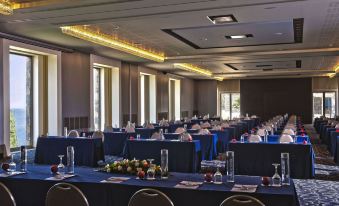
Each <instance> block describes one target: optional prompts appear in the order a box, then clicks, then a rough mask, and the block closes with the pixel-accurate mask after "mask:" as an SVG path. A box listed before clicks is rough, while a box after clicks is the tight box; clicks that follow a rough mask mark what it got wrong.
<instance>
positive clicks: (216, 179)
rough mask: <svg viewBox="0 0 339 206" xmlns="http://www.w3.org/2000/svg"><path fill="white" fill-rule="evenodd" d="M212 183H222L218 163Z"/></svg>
mask: <svg viewBox="0 0 339 206" xmlns="http://www.w3.org/2000/svg"><path fill="white" fill-rule="evenodd" d="M214 184H222V174H221V172H220V169H219V165H218V167H217V171H216V172H215V173H214Z"/></svg>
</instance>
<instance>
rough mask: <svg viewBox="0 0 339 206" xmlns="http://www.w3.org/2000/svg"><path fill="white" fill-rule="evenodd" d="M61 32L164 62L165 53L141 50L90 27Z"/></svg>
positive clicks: (62, 28) (78, 27)
mask: <svg viewBox="0 0 339 206" xmlns="http://www.w3.org/2000/svg"><path fill="white" fill-rule="evenodd" d="M61 30H62V32H63V33H64V34H67V35H70V36H73V37H76V38H79V39H83V40H86V41H89V42H93V43H96V44H99V45H102V46H106V47H110V48H113V49H116V50H119V51H123V52H126V53H129V54H132V55H135V56H139V57H142V58H145V59H150V60H153V61H156V62H164V61H165V55H164V53H160V52H154V51H151V50H148V49H144V48H140V47H137V46H135V45H133V43H130V42H126V41H123V40H121V39H119V38H117V37H112V36H110V35H108V34H105V33H102V32H98V31H96V30H93V29H91V28H88V27H83V26H63V27H61Z"/></svg>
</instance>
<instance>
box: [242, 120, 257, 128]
mask: <svg viewBox="0 0 339 206" xmlns="http://www.w3.org/2000/svg"><path fill="white" fill-rule="evenodd" d="M242 121H243V122H246V123H247V131H250V130H251V129H252V128H254V127H255V120H254V119H244V120H242Z"/></svg>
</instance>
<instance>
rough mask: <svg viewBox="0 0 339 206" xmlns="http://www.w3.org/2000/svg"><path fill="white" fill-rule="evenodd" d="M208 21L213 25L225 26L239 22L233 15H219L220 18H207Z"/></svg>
mask: <svg viewBox="0 0 339 206" xmlns="http://www.w3.org/2000/svg"><path fill="white" fill-rule="evenodd" d="M207 19H208V20H210V21H211V22H212V23H213V24H225V23H233V22H238V21H237V19H236V18H235V17H234V16H233V15H232V14H228V15H219V16H207Z"/></svg>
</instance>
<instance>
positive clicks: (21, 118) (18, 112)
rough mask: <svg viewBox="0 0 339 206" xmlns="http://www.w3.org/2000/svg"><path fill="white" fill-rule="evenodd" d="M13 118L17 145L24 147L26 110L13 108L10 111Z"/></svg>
mask: <svg viewBox="0 0 339 206" xmlns="http://www.w3.org/2000/svg"><path fill="white" fill-rule="evenodd" d="M10 111H11V112H12V113H13V115H14V118H15V128H16V135H17V138H18V145H17V146H21V145H26V109H24V108H14V109H11V110H10Z"/></svg>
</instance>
